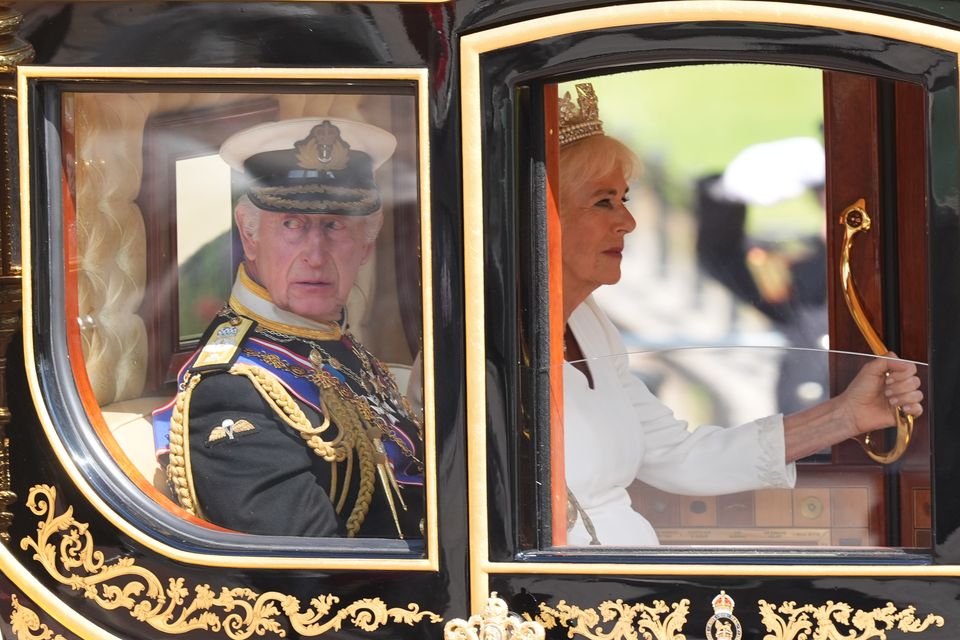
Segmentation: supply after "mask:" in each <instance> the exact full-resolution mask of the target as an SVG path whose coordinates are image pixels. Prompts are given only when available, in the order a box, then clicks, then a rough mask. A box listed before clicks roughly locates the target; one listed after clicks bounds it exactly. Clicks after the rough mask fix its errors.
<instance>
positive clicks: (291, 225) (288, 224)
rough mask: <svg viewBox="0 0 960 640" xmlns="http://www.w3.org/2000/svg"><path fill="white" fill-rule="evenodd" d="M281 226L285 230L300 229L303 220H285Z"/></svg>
mask: <svg viewBox="0 0 960 640" xmlns="http://www.w3.org/2000/svg"><path fill="white" fill-rule="evenodd" d="M283 226H284V227H285V228H287V229H302V228H303V220H300V219H299V218H287V219H286V220H284V221H283Z"/></svg>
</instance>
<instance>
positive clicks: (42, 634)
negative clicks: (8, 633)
mask: <svg viewBox="0 0 960 640" xmlns="http://www.w3.org/2000/svg"><path fill="white" fill-rule="evenodd" d="M10 605H11V606H12V607H13V608H12V610H11V611H10V627H11V628H12V629H13V635H14V636H16V638H17V640H67V639H66V638H64V637H63V636H62V635H60V634H59V633H58V634H56V635H54V634H53V630H52V629H50V627H48V626H47V625H46V624H44V623H43V622H40V616H38V615H37V612H36V611H34V610H33V609H30V608H29V607H25V606H23V605H22V604H20V600H19V599H17V594H15V593H14V594H11V596H10Z"/></svg>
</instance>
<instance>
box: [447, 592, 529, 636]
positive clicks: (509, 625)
mask: <svg viewBox="0 0 960 640" xmlns="http://www.w3.org/2000/svg"><path fill="white" fill-rule="evenodd" d="M544 636H545V633H544V630H543V625H542V624H540V623H539V622H536V621H534V620H526V621H524V620H522V619H521V618H520V617H519V616H517V615H515V614H511V613H510V609H508V608H507V603H506V602H504V601H503V599H501V598H499V597H497V592H496V591H494V592H493V593H491V594H490V597H489V598H487V604H486V605H484V607H483V612H481V613H479V614H475V615H472V616H470V618H469V619H467V620H464V619H462V618H454V619H453V620H450V621H449V622H447V624H446V625H444V627H443V640H477V639H478V638H482V639H483V640H543V639H544Z"/></svg>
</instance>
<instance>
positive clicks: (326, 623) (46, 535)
mask: <svg viewBox="0 0 960 640" xmlns="http://www.w3.org/2000/svg"><path fill="white" fill-rule="evenodd" d="M56 499H57V490H56V488H54V487H51V486H49V485H37V486H35V487H32V488H31V489H30V494H29V495H28V497H27V502H26V506H27V508H28V509H30V511H32V512H33V513H34V514H35V515H37V516H45V517H46V519H45V520H44V521H42V522H40V523H39V524H38V525H37V533H36V538H31V537H25V538H23V539H22V540H21V541H20V547H21V548H22V549H23V550H24V551H28V550H31V549H32V550H33V552H34V555H33V558H34V559H35V560H37V561H38V562H39V563H40V564H41V566H43V568H44V569H46V571H47V573H48V574H49V575H50V577H52V578H53V579H54V580H56V581H57V582H59V583H60V584H63V585H67V586H69V587H71V588H72V589H74V590H78V591H82V592H83V595H84V596H85V597H86V598H88V599H90V600H92V601H93V602H94V603H95V604H97V605H98V606H99V607H101V608H103V609H105V610H108V611H113V610H117V609H126V610H128V611H129V612H130V615H131V616H132V617H134V618H135V619H137V620H139V621H140V622H143V623H144V624H147V625H149V626H150V627H152V628H153V629H156V630H157V631H161V632H163V633H169V634H180V633H186V632H188V631H193V630H197V629H202V630H206V631H212V632H221V633H223V634H224V635H225V636H226V637H228V638H230V639H231V640H242V639H246V638H249V637H251V636H254V635H257V636H262V635H264V634H265V633H275V634H278V635H284V633H285V631H284V628H285V626H286V625H289V627H290V628H291V629H292V630H293V631H295V632H296V633H298V634H299V635H300V636H303V637H316V636H319V635H323V634H324V633H327V632H328V631H334V632H336V631H339V630H340V629H341V628H342V627H343V626H344V624H345V623H349V624H352V625H353V626H354V627H356V628H357V629H360V630H361V631H366V632H370V631H375V630H377V629H379V628H381V627H384V626H386V625H387V624H389V623H391V622H392V623H395V624H405V625H408V626H413V625H414V624H416V623H419V622H421V621H424V620H426V621H427V622H429V623H431V624H437V623H439V622H442V621H443V618H441V617H440V616H439V615H437V614H436V613H433V612H432V611H426V610H421V609H420V606H419V605H418V604H416V603H409V604H408V605H407V606H406V608H400V607H389V606H387V604H386V603H385V602H384V601H383V600H381V599H380V598H364V599H362V600H357V601H356V602H353V603H350V604H348V605H346V606H341V607H340V608H339V609H338V610H336V611H334V608H335V606H336V605H337V604H338V603H339V601H340V598H338V597H337V596H335V595H331V594H326V595H321V596H317V597H314V598H312V599H311V600H310V603H309V605H308V608H307V609H306V610H301V608H300V602H299V600H298V599H297V598H295V597H294V596H290V595H286V594H283V593H278V592H276V591H267V592H265V593H257V592H256V591H253V590H252V589H248V588H246V587H233V588H227V587H222V588H221V589H220V590H219V592H217V591H215V590H214V589H213V588H211V587H210V586H209V585H206V584H202V585H195V586H194V587H193V589H192V593H191V590H190V589H189V588H188V585H187V583H186V580H184V579H183V578H168V580H167V582H166V584H164V583H163V581H162V580H161V579H160V578H159V577H157V576H156V574H154V573H153V572H152V571H150V570H149V569H146V568H144V567H140V566H138V565H137V563H136V560H135V559H134V558H132V557H120V558H119V559H117V560H114V561H110V562H108V561H107V559H106V557H105V556H104V554H103V552H102V551H99V550H97V549H96V546H95V543H94V541H93V537H92V536H91V534H90V531H89V525H88V524H87V523H83V522H78V521H77V520H75V519H74V517H73V508H72V507H67V508H66V509H65V510H64V511H63V513H61V514H56V513H55V508H54V507H55V504H56ZM30 628H31V629H36V627H30Z"/></svg>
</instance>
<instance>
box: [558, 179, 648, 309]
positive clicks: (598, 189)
mask: <svg viewBox="0 0 960 640" xmlns="http://www.w3.org/2000/svg"><path fill="white" fill-rule="evenodd" d="M628 189H629V187H627V181H626V179H625V178H624V175H623V170H622V169H621V168H620V167H615V168H614V170H613V171H611V172H610V173H609V174H608V175H605V176H602V177H601V178H598V179H596V180H590V181H588V182H587V183H586V184H584V185H583V187H582V188H581V189H579V190H578V191H575V192H573V193H570V194H568V195H567V197H566V198H565V200H564V204H563V207H562V208H561V210H560V229H561V233H562V237H563V293H564V297H565V298H567V299H568V300H574V299H575V300H577V301H578V302H579V301H582V300H583V299H585V298H586V297H587V296H588V295H590V293H591V292H593V291H594V290H595V289H596V288H597V287H599V286H600V285H602V284H614V283H616V282H617V281H618V280H620V261H621V260H622V258H623V240H624V236H626V235H627V234H628V233H630V232H631V231H633V230H634V228H636V226H637V223H636V221H634V219H633V215H632V214H631V213H630V211H629V210H628V209H627V207H626V206H625V205H624V203H625V202H626V201H627V191H628Z"/></svg>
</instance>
